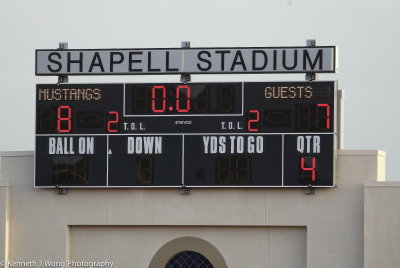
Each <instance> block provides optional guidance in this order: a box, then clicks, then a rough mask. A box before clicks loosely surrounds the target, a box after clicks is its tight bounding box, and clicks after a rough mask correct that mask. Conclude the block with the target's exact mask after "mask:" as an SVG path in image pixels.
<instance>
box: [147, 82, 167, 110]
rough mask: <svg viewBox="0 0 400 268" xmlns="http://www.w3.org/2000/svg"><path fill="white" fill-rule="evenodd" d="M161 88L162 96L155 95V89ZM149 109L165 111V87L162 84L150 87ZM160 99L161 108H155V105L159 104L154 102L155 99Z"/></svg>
mask: <svg viewBox="0 0 400 268" xmlns="http://www.w3.org/2000/svg"><path fill="white" fill-rule="evenodd" d="M157 90H161V92H162V98H160V97H157V96H156V91H157ZM151 98H152V99H151V109H152V110H153V112H154V113H163V112H165V108H166V106H167V105H166V104H167V89H166V88H165V87H164V86H154V87H152V89H151ZM160 100H161V104H162V108H161V109H156V106H159V105H157V104H159V102H158V103H156V102H157V101H160Z"/></svg>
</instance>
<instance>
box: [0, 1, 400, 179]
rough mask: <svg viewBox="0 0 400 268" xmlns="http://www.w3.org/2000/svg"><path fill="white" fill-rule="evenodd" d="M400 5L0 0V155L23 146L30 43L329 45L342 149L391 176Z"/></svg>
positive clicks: (28, 142) (28, 117)
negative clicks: (378, 161)
mask: <svg viewBox="0 0 400 268" xmlns="http://www.w3.org/2000/svg"><path fill="white" fill-rule="evenodd" d="M399 14H400V2H399V1H395V0H384V1H382V0H381V1H378V0H376V1H372V0H363V1H358V0H357V1H356V0H350V1H349V0H335V1H328V0H301V1H300V0H289V1H286V0H269V1H266V0H247V1H239V0H219V1H211V0H201V1H193V0H169V1H161V0H146V1H143V0H129V1H123V0H113V1H102V0H69V1H58V0H36V1H29V0H0V40H1V42H0V79H1V84H0V123H1V126H0V151H33V150H34V125H35V119H34V115H35V84H37V83H56V79H57V78H56V77H36V76H35V69H34V67H35V49H54V48H57V47H58V43H59V42H69V47H70V48H76V49H89V48H168V47H180V44H181V41H191V45H192V47H257V46H258V47H269V46H303V45H305V44H306V40H307V39H316V40H317V44H318V45H321V46H330V45H334V46H338V48H339V70H338V71H339V72H338V73H337V74H320V75H319V76H318V80H325V81H332V80H337V81H338V85H339V89H342V90H344V91H345V109H344V113H345V114H344V118H345V119H344V120H345V125H344V148H345V149H356V150H377V149H379V150H384V151H386V152H387V156H386V179H387V180H397V181H398V180H400V165H399V163H400V153H399V151H400V139H399V134H398V133H399V125H400V124H399V119H398V115H397V114H398V113H399V112H400V109H399V108H398V105H397V100H398V99H400V98H399V97H400V85H399V84H398V82H396V81H397V77H398V76H399V73H400V64H399V62H400V53H398V48H399V47H400V30H399V29H400V28H399V25H400V16H399ZM304 79H305V78H304V75H302V74H274V75H271V74H247V75H193V76H192V81H193V82H197V81H303V80H304ZM139 81H140V82H178V81H179V76H177V75H172V76H104V77H100V76H95V77H85V76H75V77H70V81H69V82H70V83H80V82H82V83H88V82H93V83H101V82H139Z"/></svg>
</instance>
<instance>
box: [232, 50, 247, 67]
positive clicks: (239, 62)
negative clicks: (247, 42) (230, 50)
mask: <svg viewBox="0 0 400 268" xmlns="http://www.w3.org/2000/svg"><path fill="white" fill-rule="evenodd" d="M236 65H241V66H242V68H243V70H244V71H247V68H246V64H245V63H244V60H243V55H242V52H240V50H238V51H236V55H235V58H234V59H233V62H232V66H231V71H233V69H235V66H236Z"/></svg>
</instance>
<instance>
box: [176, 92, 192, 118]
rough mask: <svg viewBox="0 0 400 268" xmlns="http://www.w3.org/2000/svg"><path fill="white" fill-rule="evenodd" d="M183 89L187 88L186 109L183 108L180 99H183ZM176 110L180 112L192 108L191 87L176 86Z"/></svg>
mask: <svg viewBox="0 0 400 268" xmlns="http://www.w3.org/2000/svg"><path fill="white" fill-rule="evenodd" d="M181 89H186V98H187V100H186V107H185V108H184V109H181V105H180V103H181V102H180V100H181V97H180V95H181ZM176 110H177V111H178V112H179V113H187V112H189V110H190V87H189V86H187V85H185V86H178V87H177V88H176Z"/></svg>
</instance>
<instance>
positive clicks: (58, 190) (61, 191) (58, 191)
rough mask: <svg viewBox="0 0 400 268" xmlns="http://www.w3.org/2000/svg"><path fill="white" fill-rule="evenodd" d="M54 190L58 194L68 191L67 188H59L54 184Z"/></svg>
mask: <svg viewBox="0 0 400 268" xmlns="http://www.w3.org/2000/svg"><path fill="white" fill-rule="evenodd" d="M56 190H57V193H58V194H60V195H62V194H67V193H68V188H60V186H59V185H56Z"/></svg>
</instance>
